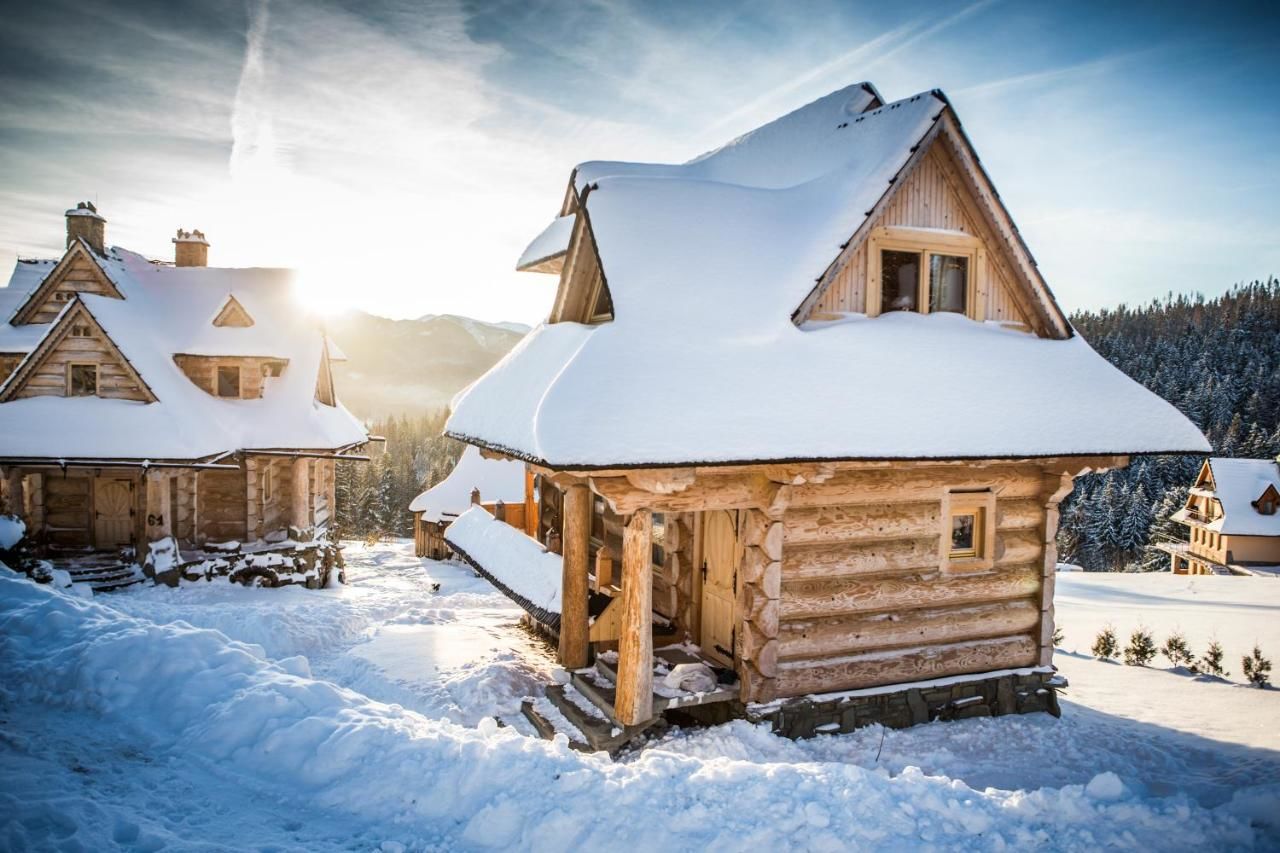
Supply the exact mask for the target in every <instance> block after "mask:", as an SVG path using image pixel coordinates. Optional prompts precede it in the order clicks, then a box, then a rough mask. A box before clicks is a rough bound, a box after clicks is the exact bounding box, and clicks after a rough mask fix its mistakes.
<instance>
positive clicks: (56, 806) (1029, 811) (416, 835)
mask: <svg viewBox="0 0 1280 853" xmlns="http://www.w3.org/2000/svg"><path fill="white" fill-rule="evenodd" d="M410 549H411V546H410V545H408V544H407V543H398V544H395V545H392V546H385V547H380V548H378V549H375V550H373V551H369V552H364V551H363V549H362V547H361V546H353V547H352V548H351V549H350V550H349V551H348V559H349V569H348V572H349V576H350V578H351V581H352V582H351V584H350V585H349V586H348V587H346V588H343V589H338V590H327V591H323V592H308V591H305V590H287V589H286V590H243V589H238V588H235V587H231V586H229V585H227V586H223V585H220V584H200V585H194V586H191V587H184V588H182V589H179V590H166V589H145V590H139V591H137V592H129V593H125V594H122V595H113V596H100V597H98V598H96V599H94V600H93V601H90V602H85V601H81V600H78V599H74V598H71V597H70V596H67V595H64V594H61V593H57V592H55V591H53V590H51V589H49V588H48V587H39V586H36V585H34V584H31V583H30V582H28V581H26V580H23V579H18V578H16V577H15V576H13V575H12V574H10V573H8V572H6V571H4V570H0V719H3V720H4V721H5V722H4V723H3V724H0V784H2V786H3V787H2V788H0V847H4V848H9V849H47V848H55V847H57V848H60V849H82V850H99V849H112V848H114V847H121V846H123V847H133V848H138V849H152V850H154V849H162V848H164V847H166V846H167V847H170V848H176V849H202V848H203V849H278V850H298V849H305V850H331V849H370V848H376V847H377V846H378V845H379V844H380V843H382V842H383V841H387V842H394V844H391V845H389V846H388V847H389V849H396V848H395V845H396V844H403V845H404V846H405V847H406V848H407V849H411V850H419V849H446V848H448V849H484V848H495V847H496V848H520V849H533V850H562V849H567V848H573V847H581V846H585V845H602V844H609V845H615V846H617V845H622V846H623V847H624V849H633V848H634V849H644V850H657V849H664V850H665V849H691V848H702V847H706V846H709V845H714V846H716V847H723V848H726V849H746V848H752V849H759V848H762V847H778V848H784V849H831V850H838V849H848V848H849V847H851V846H853V847H861V848H867V849H885V850H890V849H892V850H900V849H981V850H987V849H1003V848H1006V847H1008V846H1011V845H1016V846H1019V847H1031V846H1034V847H1039V848H1043V847H1048V848H1053V849H1069V850H1077V849H1078V850H1084V849H1096V848H1098V847H1107V846H1113V847H1120V848H1130V849H1132V848H1143V849H1150V848H1157V847H1158V848H1161V849H1205V848H1211V849H1246V848H1249V847H1280V834H1277V827H1276V826H1275V825H1274V821H1275V818H1274V816H1275V814H1276V813H1277V806H1278V804H1280V781H1278V773H1280V769H1278V768H1280V757H1278V755H1277V753H1276V752H1275V751H1273V750H1270V749H1264V748H1261V747H1258V746H1256V745H1255V746H1249V745H1246V744H1244V743H1236V744H1225V745H1224V744H1223V743H1221V742H1218V741H1216V740H1211V739H1209V738H1207V737H1205V736H1202V735H1197V734H1193V733H1190V732H1187V731H1178V730H1174V729H1171V728H1168V727H1166V726H1162V725H1156V724H1153V723H1149V722H1141V721H1131V720H1125V719H1120V718H1118V717H1116V716H1115V715H1114V714H1112V713H1110V712H1109V710H1108V709H1106V708H1097V707H1094V708H1088V707H1083V706H1080V705H1076V704H1068V706H1067V708H1066V714H1065V716H1064V719H1063V720H1062V721H1055V720H1053V719H1051V718H1049V717H1044V716H1028V717H1020V718H1004V719H1000V720H968V721H964V722H962V723H954V724H935V725H929V726H921V727H916V728H914V729H911V730H907V731H890V732H886V733H884V745H883V754H882V755H881V756H880V759H879V762H876V760H875V755H876V750H877V749H878V748H879V745H880V737H881V732H880V730H879V729H869V730H863V731H860V732H858V733H855V734H853V735H848V736H841V737H825V738H819V739H816V740H813V741H809V742H805V743H792V742H790V741H785V740H782V739H779V738H775V737H773V736H771V735H769V734H767V733H765V732H763V731H761V730H759V729H756V728H753V727H751V726H748V725H746V724H743V723H735V724H733V725H729V726H722V727H718V728H714V729H709V730H704V731H699V732H695V733H680V732H673V733H669V734H667V735H665V736H664V737H663V738H661V739H659V740H658V741H657V742H655V743H653V744H651V745H650V746H649V748H647V749H643V750H640V751H638V752H636V753H634V754H632V755H630V756H628V758H627V759H626V760H624V761H621V762H611V761H609V760H608V759H606V758H603V757H596V756H582V755H579V754H577V753H573V752H571V751H569V750H568V749H567V748H565V746H564V745H563V744H558V743H547V742H545V741H540V740H536V739H533V738H529V737H524V736H522V735H521V734H519V733H518V732H517V731H514V730H512V729H510V728H507V729H500V728H496V727H494V726H493V725H492V723H481V724H480V725H479V726H478V727H474V728H467V727H463V726H460V725H457V724H456V723H454V722H450V720H454V719H456V720H460V721H462V722H463V723H469V722H470V721H472V720H479V719H480V718H481V717H482V716H483V715H484V713H485V711H486V710H488V709H491V708H492V707H494V706H495V705H497V706H503V705H504V704H505V703H507V702H508V701H511V702H515V701H516V699H518V696H519V695H520V694H521V692H522V691H523V690H525V689H527V687H528V686H530V685H532V684H534V683H536V682H538V681H539V680H540V679H541V678H543V677H545V670H546V669H547V668H549V666H550V664H549V662H548V660H547V659H546V658H544V657H541V656H540V654H539V650H538V646H537V644H536V643H535V642H534V641H532V640H529V639H528V638H526V637H524V635H523V634H520V633H519V632H518V631H517V630H516V629H515V627H514V624H515V617H516V614H517V613H518V611H515V610H514V609H513V608H511V607H510V606H508V605H506V604H505V603H504V602H505V599H501V597H500V596H497V595H496V594H494V593H490V592H488V591H486V587H485V585H484V583H483V582H482V581H479V580H477V579H475V578H473V577H470V576H469V574H468V573H467V572H466V570H465V569H463V568H462V567H460V566H457V565H451V564H440V563H432V562H429V561H419V560H416V559H414V558H413V557H412V556H411V550H410ZM433 583H440V584H441V587H440V590H439V592H438V593H434V594H433V593H432V592H431V585H432V584H433ZM175 620H181V621H175ZM198 624H207V625H210V626H215V627H217V631H208V630H203V629H201V628H197V627H192V626H193V625H198ZM1118 627H1119V626H1118ZM418 629H422V633H421V634H415V631H417V630H418ZM237 635H238V636H237ZM229 637H230V639H229ZM237 640H245V641H248V642H251V643H253V644H254V645H249V644H246V643H245V642H238V641H237ZM459 645H461V646H462V647H463V648H464V649H466V652H465V653H463V652H462V651H460V649H459V648H458V646H459ZM300 655H305V656H306V658H305V659H304V658H303V657H300ZM1096 666H1098V667H1103V668H1109V669H1115V670H1121V671H1123V670H1125V669H1129V668H1122V667H1114V666H1112V665H1106V664H1096ZM1129 672H1130V673H1135V672H1136V673H1137V674H1138V675H1139V676H1143V677H1150V678H1158V679H1165V680H1167V681H1169V682H1170V683H1177V684H1179V685H1182V686H1184V687H1188V688H1197V689H1199V688H1206V687H1213V688H1215V689H1220V690H1229V691H1236V692H1237V693H1241V694H1243V693H1245V692H1246V690H1245V689H1244V688H1232V687H1222V686H1220V685H1205V684H1198V683H1195V682H1191V681H1189V680H1187V679H1183V678H1180V677H1178V676H1175V675H1172V674H1169V673H1162V672H1158V671H1151V672H1146V673H1142V672H1137V671H1135V670H1131V669H1129ZM312 673H315V675H316V676H318V677H319V678H323V679H327V681H324V680H317V678H314V677H312ZM340 685H341V686H340ZM348 687H359V691H358V692H357V690H352V689H347V688H348ZM366 688H367V689H366ZM1262 695H1267V694H1262ZM508 697H515V698H513V699H510V700H508ZM401 700H404V701H401ZM388 701H391V702H395V703H397V704H388ZM499 709H500V710H503V711H505V710H506V709H505V708H502V707H500V708H499ZM419 711H421V713H419ZM85 770H88V771H89V772H87V773H86V772H84V771H85ZM1103 771H1112V772H1113V773H1114V774H1115V775H1112V774H1111V773H1104V772H1103ZM1233 792H1234V796H1233ZM1166 795H1167V796H1166ZM1250 821H1252V822H1253V824H1254V825H1253V827H1251V826H1250Z"/></svg>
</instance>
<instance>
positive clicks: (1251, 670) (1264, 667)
mask: <svg viewBox="0 0 1280 853" xmlns="http://www.w3.org/2000/svg"><path fill="white" fill-rule="evenodd" d="M1241 663H1242V665H1243V667H1244V677H1245V679H1246V680H1248V682H1249V683H1250V684H1252V685H1253V686H1254V687H1266V686H1267V685H1269V684H1270V683H1271V661H1269V660H1267V659H1266V658H1264V657H1263V656H1262V649H1260V648H1258V647H1257V645H1255V646H1254V647H1253V654H1252V655H1251V656H1249V657H1245V658H1242V659H1241Z"/></svg>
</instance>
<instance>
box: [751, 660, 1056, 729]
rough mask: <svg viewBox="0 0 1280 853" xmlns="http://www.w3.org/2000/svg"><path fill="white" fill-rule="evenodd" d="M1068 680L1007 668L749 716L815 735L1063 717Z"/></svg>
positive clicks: (787, 702)
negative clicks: (1061, 702)
mask: <svg viewBox="0 0 1280 853" xmlns="http://www.w3.org/2000/svg"><path fill="white" fill-rule="evenodd" d="M1066 685H1067V683H1066V680H1065V679H1064V678H1062V677H1061V676H1059V675H1057V674H1056V673H1054V672H1053V670H1052V669H1050V668H1048V667H1036V668H1034V669H1018V670H1004V671H1001V672H992V673H985V674H979V675H973V676H964V677H962V678H960V679H938V680H937V681H922V682H918V683H916V684H910V685H901V688H902V689H892V688H891V689H889V690H888V691H885V689H883V688H873V689H870V690H852V691H849V692H847V693H831V694H826V695H822V696H803V697H798V698H795V699H783V700H779V701H777V702H770V703H769V704H767V705H748V706H747V707H746V708H745V710H744V713H743V716H744V717H745V718H746V719H747V720H749V721H751V722H753V723H766V722H767V723H769V724H770V725H772V727H773V731H774V732H775V733H776V734H780V735H784V736H786V737H789V738H809V737H814V736H816V735H822V734H839V733H843V732H851V731H853V730H854V729H857V728H861V727H863V726H869V725H873V724H875V723H879V724H880V725H883V726H888V727H890V728H895V729H901V728H906V727H908V726H914V725H918V724H920V723H927V722H931V721H933V720H963V719H967V718H969V717H1000V716H1003V715H1005V714H1030V713H1034V712H1037V711H1046V712H1048V713H1050V714H1053V715H1054V716H1055V717H1058V716H1061V713H1062V712H1061V711H1060V709H1059V707H1058V695H1057V690H1058V689H1059V688H1062V687H1065V686H1066Z"/></svg>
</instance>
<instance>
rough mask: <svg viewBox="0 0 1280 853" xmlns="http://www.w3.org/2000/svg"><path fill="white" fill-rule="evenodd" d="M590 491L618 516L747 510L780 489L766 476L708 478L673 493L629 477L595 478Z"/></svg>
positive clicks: (768, 498)
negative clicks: (641, 484) (644, 485)
mask: <svg viewBox="0 0 1280 853" xmlns="http://www.w3.org/2000/svg"><path fill="white" fill-rule="evenodd" d="M591 488H592V490H594V491H595V492H596V494H598V495H600V496H601V497H603V498H604V499H605V500H606V501H608V503H609V507H610V509H612V510H613V511H614V512H616V513H618V514H619V515H629V514H630V513H633V512H635V511H637V510H640V509H650V510H653V511H655V512H695V511H703V510H708V509H747V508H749V507H764V506H768V505H769V504H770V502H771V501H772V500H773V497H774V494H775V493H776V492H777V490H778V486H777V484H776V483H772V482H770V481H769V480H767V479H766V478H765V477H764V476H763V475H760V474H754V475H740V474H731V475H728V476H725V475H708V476H706V477H702V476H700V477H698V479H697V480H696V481H695V482H694V483H692V484H690V485H689V486H687V487H685V488H684V489H682V490H680V491H678V492H674V493H672V494H659V493H658V492H652V491H648V490H647V489H641V488H637V487H636V486H635V484H634V483H632V482H631V480H630V479H629V478H628V477H625V476H624V477H592V478H591Z"/></svg>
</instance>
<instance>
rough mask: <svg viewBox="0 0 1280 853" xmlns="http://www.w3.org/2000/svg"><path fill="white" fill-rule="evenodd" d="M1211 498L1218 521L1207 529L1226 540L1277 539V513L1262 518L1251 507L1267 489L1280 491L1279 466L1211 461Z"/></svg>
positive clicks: (1267, 461) (1248, 461)
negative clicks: (1217, 507) (1219, 510)
mask: <svg viewBox="0 0 1280 853" xmlns="http://www.w3.org/2000/svg"><path fill="white" fill-rule="evenodd" d="M1206 464H1207V465H1208V467H1209V468H1210V470H1211V471H1212V472H1213V493H1214V497H1216V498H1217V499H1218V502H1219V503H1220V504H1221V505H1222V517H1221V518H1219V519H1216V520H1215V521H1213V522H1211V523H1210V524H1209V525H1208V527H1209V529H1210V530H1216V531H1217V532H1219V533H1223V534H1226V535H1228V536H1280V513H1276V514H1275V515H1264V514H1262V513H1261V512H1258V508H1257V507H1256V506H1255V505H1254V502H1255V501H1257V500H1258V499H1259V498H1260V497H1262V495H1263V494H1264V493H1266V491H1267V490H1268V489H1280V463H1278V462H1276V461H1275V460H1273V459H1230V458H1225V457H1220V456H1214V457H1211V458H1210V459H1209V460H1208V461H1207V463H1206Z"/></svg>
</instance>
